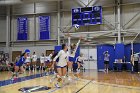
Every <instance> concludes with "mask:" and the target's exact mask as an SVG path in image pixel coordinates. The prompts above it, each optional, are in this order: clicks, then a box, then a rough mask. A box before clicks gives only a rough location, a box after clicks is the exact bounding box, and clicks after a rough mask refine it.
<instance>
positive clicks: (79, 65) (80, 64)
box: [77, 54, 84, 72]
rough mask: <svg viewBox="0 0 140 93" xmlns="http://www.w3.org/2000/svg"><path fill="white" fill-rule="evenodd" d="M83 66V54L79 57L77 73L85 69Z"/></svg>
mask: <svg viewBox="0 0 140 93" xmlns="http://www.w3.org/2000/svg"><path fill="white" fill-rule="evenodd" d="M83 64H84V57H83V54H80V56H78V57H77V65H78V68H77V72H80V68H81V67H83Z"/></svg>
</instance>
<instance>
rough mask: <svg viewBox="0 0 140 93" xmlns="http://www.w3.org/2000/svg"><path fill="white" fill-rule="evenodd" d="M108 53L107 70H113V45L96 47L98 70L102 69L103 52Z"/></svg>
mask: <svg viewBox="0 0 140 93" xmlns="http://www.w3.org/2000/svg"><path fill="white" fill-rule="evenodd" d="M105 51H108V53H109V55H110V57H109V60H110V62H109V69H113V62H114V61H115V51H114V46H113V45H97V68H98V70H100V69H104V54H103V53H104V52H105Z"/></svg>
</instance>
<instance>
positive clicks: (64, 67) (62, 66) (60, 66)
mask: <svg viewBox="0 0 140 93" xmlns="http://www.w3.org/2000/svg"><path fill="white" fill-rule="evenodd" d="M56 67H57V68H65V67H67V66H56Z"/></svg>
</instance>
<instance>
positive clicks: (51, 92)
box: [48, 78, 79, 93]
mask: <svg viewBox="0 0 140 93" xmlns="http://www.w3.org/2000/svg"><path fill="white" fill-rule="evenodd" d="M78 80H79V79H77V78H76V79H74V80H73V81H78ZM71 82H72V81H71ZM71 82H70V83H71ZM70 83H66V84H65V85H63V86H62V87H61V88H56V87H55V89H53V90H51V91H49V92H48V93H53V92H55V91H57V90H60V89H62V88H64V87H65V86H67V85H69V84H70ZM72 83H73V82H72ZM72 83H71V84H72Z"/></svg>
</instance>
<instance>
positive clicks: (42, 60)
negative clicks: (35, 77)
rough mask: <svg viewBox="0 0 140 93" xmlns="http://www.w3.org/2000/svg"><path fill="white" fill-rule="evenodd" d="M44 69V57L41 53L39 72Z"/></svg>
mask: <svg viewBox="0 0 140 93" xmlns="http://www.w3.org/2000/svg"><path fill="white" fill-rule="evenodd" d="M44 67H45V55H44V53H42V55H41V56H40V70H42V71H43V68H44Z"/></svg>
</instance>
